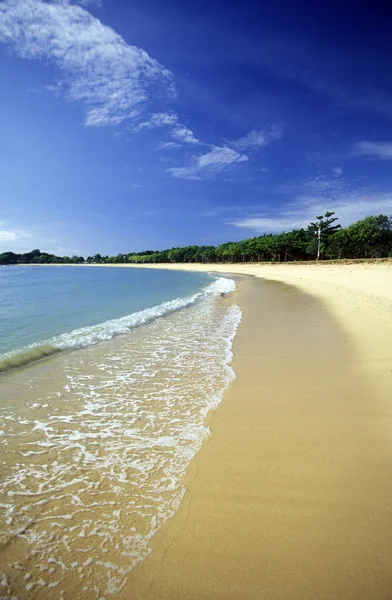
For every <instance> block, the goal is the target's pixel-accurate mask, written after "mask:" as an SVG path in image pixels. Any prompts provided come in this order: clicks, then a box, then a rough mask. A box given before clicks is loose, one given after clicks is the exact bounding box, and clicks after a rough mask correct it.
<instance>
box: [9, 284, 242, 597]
mask: <svg viewBox="0 0 392 600" xmlns="http://www.w3.org/2000/svg"><path fill="white" fill-rule="evenodd" d="M225 289H226V290H227V291H229V290H230V289H233V283H232V281H230V280H227V279H224V278H220V280H218V282H217V283H216V284H213V285H212V287H211V288H210V292H209V293H207V294H204V296H203V297H201V298H199V300H198V301H197V302H196V303H193V304H190V305H189V306H188V307H187V308H184V309H183V310H180V311H178V312H173V313H170V314H167V315H166V316H165V317H163V318H158V319H156V320H154V321H153V322H151V323H149V324H147V325H144V326H142V327H139V328H137V329H134V330H133V331H131V332H130V333H128V334H125V335H123V336H120V337H117V338H115V339H112V340H109V341H106V342H102V343H100V344H97V345H94V346H90V347H88V348H85V349H82V350H78V351H75V352H71V353H61V354H60V355H58V356H56V357H54V358H52V359H50V360H49V361H46V362H44V363H41V364H37V365H32V366H31V367H29V368H27V369H24V370H23V371H20V372H17V371H14V372H12V373H9V374H7V375H5V376H2V378H1V379H0V396H1V398H2V402H1V423H2V425H1V435H0V449H1V455H2V463H1V467H0V468H1V486H0V494H1V497H0V510H1V513H2V518H1V531H0V536H1V537H0V540H1V542H0V543H1V552H0V573H3V575H0V595H1V594H3V595H5V596H6V597H14V598H18V599H21V598H45V599H46V598H48V599H52V598H56V599H61V598H65V599H67V598H71V597H74V596H75V595H77V594H80V597H83V598H86V599H90V598H91V599H95V598H97V599H102V598H110V597H121V590H122V588H123V586H124V585H125V583H126V581H127V577H128V575H129V573H130V571H131V570H132V568H133V567H134V566H135V565H136V564H137V563H138V562H139V561H140V560H142V559H143V558H144V557H145V556H147V555H148V554H149V552H150V541H151V538H152V537H153V536H154V534H155V533H156V531H157V530H158V529H159V528H160V527H161V526H162V525H163V524H164V523H165V522H166V521H167V520H168V519H169V518H170V516H171V515H172V514H173V513H174V512H175V511H176V509H177V508H178V506H179V503H180V502H181V499H182V497H183V494H184V486H183V483H182V479H183V476H184V473H185V471H186V469H187V467H188V465H189V463H190V461H191V459H192V458H193V456H194V455H195V453H196V452H197V451H198V449H199V448H200V446H201V444H202V442H203V440H204V439H205V437H206V436H207V435H208V431H209V430H208V428H207V426H206V424H205V418H206V415H207V413H208V411H209V410H210V409H211V408H214V407H215V406H217V405H218V404H219V402H220V400H221V398H222V395H223V392H224V390H225V389H226V388H227V386H228V385H229V384H230V381H231V380H232V379H233V378H234V373H233V371H232V369H231V368H230V366H229V361H230V359H231V350H230V349H231V343H232V339H233V337H234V335H235V332H236V329H237V326H238V323H239V320H240V318H241V313H240V310H239V308H238V307H237V306H235V305H234V304H232V302H231V301H230V299H229V297H227V296H226V297H221V296H220V292H221V291H223V290H225Z"/></svg>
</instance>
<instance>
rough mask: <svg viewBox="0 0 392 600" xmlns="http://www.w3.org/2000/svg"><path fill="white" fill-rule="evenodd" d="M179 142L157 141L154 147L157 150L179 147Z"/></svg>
mask: <svg viewBox="0 0 392 600" xmlns="http://www.w3.org/2000/svg"><path fill="white" fill-rule="evenodd" d="M180 146H181V144H178V143H177V142H159V144H158V145H157V147H156V149H157V150H168V149H169V148H179V147H180Z"/></svg>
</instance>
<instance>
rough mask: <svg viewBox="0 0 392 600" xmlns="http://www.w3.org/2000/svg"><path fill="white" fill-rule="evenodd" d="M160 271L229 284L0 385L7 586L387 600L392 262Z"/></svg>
mask: <svg viewBox="0 0 392 600" xmlns="http://www.w3.org/2000/svg"><path fill="white" fill-rule="evenodd" d="M96 266H97V267H99V266H101V265H96ZM102 266H108V267H113V268H109V269H98V268H97V269H90V270H86V271H84V269H85V267H83V266H82V265H81V266H80V267H78V268H77V269H75V270H74V271H73V272H72V273H73V275H72V273H71V272H68V268H66V269H61V268H60V266H58V267H57V268H56V269H54V270H53V272H51V273H52V274H51V277H54V278H57V277H65V276H67V277H68V276H69V277H71V275H72V277H78V278H79V277H82V276H83V277H87V276H88V278H91V277H94V278H95V279H96V280H97V277H98V276H99V279H102V282H103V283H105V286H106V285H107V284H108V283H110V282H112V280H113V277H114V276H116V277H117V276H120V275H124V274H126V273H128V274H129V275H132V276H133V275H136V273H131V272H130V270H127V271H126V270H124V269H117V270H116V269H115V268H114V267H125V268H127V267H130V265H127V264H123V265H122V264H120V265H102ZM132 268H133V267H132ZM137 268H138V267H136V269H137ZM140 268H144V269H145V268H146V266H145V265H140ZM149 268H152V269H166V272H165V271H164V270H162V271H161V272H160V273H159V274H158V273H157V272H156V273H154V274H152V273H150V274H151V275H154V278H152V279H151V280H150V279H149V278H148V277H147V276H148V275H149V273H148V272H147V269H146V270H145V271H144V272H143V273H142V272H139V273H137V281H139V276H140V277H141V278H142V279H141V280H140V281H144V282H145V284H146V287H147V288H148V287H149V286H150V288H151V290H155V289H156V288H157V285H156V282H155V275H156V276H158V275H159V277H160V281H161V284H162V283H164V282H165V281H166V280H169V278H170V277H169V273H168V270H198V271H204V272H205V273H206V274H207V272H211V273H217V274H219V275H221V276H222V277H219V278H218V280H216V282H213V283H211V284H209V285H208V286H207V288H205V291H204V292H203V294H202V295H201V296H200V294H196V295H194V296H192V297H191V298H190V300H189V299H188V300H187V299H186V298H185V300H184V299H183V300H184V301H182V303H180V305H178V302H177V301H175V306H174V309H175V310H172V308H173V307H172V305H171V304H170V303H169V306H168V307H166V304H162V305H160V306H161V307H163V308H164V309H165V310H163V308H162V310H161V311H160V312H159V311H158V312H156V310H155V311H153V312H154V315H155V316H154V318H153V319H150V317H151V315H150V313H149V312H147V313H146V312H142V313H134V315H136V316H137V315H139V316H138V319H139V320H140V319H141V321H140V323H141V324H142V325H143V326H141V327H133V325H132V323H134V319H135V318H136V317H132V315H131V316H130V317H126V319H127V320H126V323H125V325H126V327H125V328H124V327H123V325H124V323H123V320H122V319H119V320H116V319H115V320H113V321H108V322H107V324H106V325H105V324H103V325H105V326H104V327H103V326H101V325H100V326H99V328H98V330H97V331H96V329H95V328H94V327H92V328H88V329H87V330H86V331H85V330H83V329H81V330H76V331H75V335H76V334H77V336H80V335H81V334H83V336H86V335H88V339H90V337H91V336H93V341H95V338H94V335H96V334H97V332H98V334H99V336H100V337H99V340H100V343H96V344H95V343H93V344H92V345H87V346H86V347H82V348H81V349H77V350H76V351H71V350H72V346H70V347H68V349H67V352H65V353H63V352H59V353H58V354H56V355H55V356H53V357H51V358H49V359H45V360H42V361H39V362H37V363H34V364H31V365H30V366H29V367H27V368H22V369H15V370H14V371H11V372H10V373H9V374H6V375H5V376H4V377H3V378H2V379H1V381H0V384H1V385H0V387H1V389H0V394H1V395H2V397H3V398H4V400H5V401H6V402H5V404H4V406H3V412H4V415H5V416H4V425H3V429H5V428H6V427H7V432H8V433H9V434H10V435H9V441H7V438H6V436H3V438H2V443H3V463H2V478H3V482H4V486H5V489H4V503H3V504H2V508H3V510H4V511H5V515H6V519H5V521H4V523H3V525H4V528H3V529H4V531H3V537H2V539H1V540H0V541H1V542H2V554H1V559H2V563H1V565H0V567H1V569H0V570H1V571H3V573H4V574H5V575H4V576H3V577H2V579H0V581H1V586H2V590H1V592H2V593H5V594H6V596H5V597H13V596H16V597H26V598H35V597H37V598H40V597H42V598H48V599H53V600H59V599H61V598H63V599H64V600H67V599H68V598H72V597H74V596H76V597H80V598H86V600H87V599H90V598H91V600H94V599H95V598H97V599H102V598H107V599H108V598H111V597H116V598H119V599H120V600H122V599H124V600H125V599H129V598H132V599H135V600H150V599H151V600H152V599H154V600H155V599H166V600H169V599H170V600H177V599H178V600H180V599H181V600H196V599H198V600H215V599H218V600H223V599H233V600H234V599H237V598H246V599H250V600H253V599H254V600H256V599H257V600H258V599H260V598H266V599H268V600H283V599H284V600H287V599H288V598H290V600H308V599H309V600H310V599H312V600H313V599H314V598H317V599H321V600H331V599H332V600H391V598H392V575H391V572H390V564H391V560H392V548H391V544H390V540H391V535H392V502H391V498H392V426H391V425H392V402H391V398H392V345H391V341H390V340H391V339H392V311H391V306H392V277H391V276H392V262H391V261H385V262H375V263H351V264H350V263H348V264H332V263H331V264H328V263H320V264H305V265H304V264H276V265H269V264H268V265H261V264H260V265H259V264H235V265H231V264H220V265H211V264H208V265H199V264H185V265H184V264H173V265H168V264H162V265H151V266H150V267H149ZM29 273H30V270H29ZM34 273H36V274H34ZM84 273H85V274H86V275H84ZM33 275H34V277H40V276H41V275H40V271H37V272H36V270H35V269H32V270H31V276H33ZM43 275H44V273H43V274H42V276H43ZM171 275H174V273H172V274H170V276H171ZM26 276H28V274H27V273H26V274H25V275H24V277H26ZM225 276H226V277H225ZM45 277H47V276H46V275H45ZM231 279H235V285H234V283H233V281H232V280H231ZM56 280H57V279H55V281H56ZM78 280H79V279H78ZM153 280H154V281H153ZM154 282H155V283H154ZM211 286H212V287H211ZM92 287H93V288H94V286H92ZM234 288H235V289H234ZM208 290H209V291H208ZM233 290H234V291H233ZM154 293H155V292H154ZM205 293H207V295H205ZM120 295H121V294H120ZM199 296H200V297H199ZM177 309H178V310H177ZM180 309H181V310H180ZM146 310H147V311H149V310H150V309H146ZM149 315H150V316H149ZM156 317H157V318H156ZM161 317H162V318H161ZM129 319H130V323H131V325H132V326H131V327H130V328H129V326H128V325H129V324H128V320H129ZM138 322H139V321H138ZM119 326H120V329H119ZM113 331H114V334H113ZM119 332H120V333H121V332H122V333H123V335H117V334H118V333H119ZM93 334H94V335H93ZM74 337H75V336H68V337H67V338H66V339H67V340H68V341H69V340H71V342H72V341H73V340H74ZM60 339H61V340H62V339H63V338H62V337H61V336H60ZM77 339H79V337H77ZM83 339H84V338H83ZM86 339H87V338H86ZM7 486H8V487H7Z"/></svg>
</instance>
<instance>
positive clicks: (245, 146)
mask: <svg viewBox="0 0 392 600" xmlns="http://www.w3.org/2000/svg"><path fill="white" fill-rule="evenodd" d="M281 137H282V129H281V127H280V126H278V125H272V126H269V127H266V128H265V129H261V130H260V131H250V132H249V133H247V134H246V135H244V136H243V137H241V138H239V139H238V140H236V141H235V142H233V143H232V144H231V146H232V147H233V148H235V149H236V150H239V151H240V152H242V151H244V150H245V151H246V150H259V149H260V148H263V147H264V146H267V145H268V144H269V143H270V142H272V141H274V140H278V139H279V138H281Z"/></svg>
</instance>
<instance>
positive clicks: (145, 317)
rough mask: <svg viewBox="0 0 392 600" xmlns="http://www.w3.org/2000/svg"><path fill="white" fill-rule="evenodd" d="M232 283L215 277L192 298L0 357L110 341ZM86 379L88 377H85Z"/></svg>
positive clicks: (231, 287) (223, 290)
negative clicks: (42, 347) (47, 348)
mask: <svg viewBox="0 0 392 600" xmlns="http://www.w3.org/2000/svg"><path fill="white" fill-rule="evenodd" d="M235 287H236V285H235V281H234V280H233V279H229V278H228V277H217V278H216V279H215V280H214V281H213V282H212V283H211V284H209V285H207V286H206V287H205V288H204V289H203V290H202V291H201V292H198V293H196V294H193V295H192V296H185V297H182V298H175V299H174V300H169V301H168V302H163V303H162V304H159V305H157V306H152V307H150V308H146V309H144V310H141V311H138V312H135V313H132V314H130V315H127V316H125V317H120V318H119V319H111V320H109V321H105V322H103V323H99V324H98V325H93V326H91V327H81V328H79V329H74V330H73V331H71V332H69V333H62V334H60V335H58V336H55V337H53V338H50V339H48V340H45V341H42V342H39V343H36V344H31V345H29V346H25V347H23V348H19V349H17V350H14V351H12V352H7V353H5V354H2V355H0V358H1V359H2V360H3V359H8V358H10V357H12V356H15V355H16V354H20V353H25V352H27V351H29V350H32V349H34V348H37V347H39V346H46V345H49V346H54V347H55V348H58V349H59V350H67V349H77V348H86V347H87V346H91V345H93V344H97V343H98V342H102V341H106V340H110V339H112V338H113V337H116V336H118V335H122V334H124V333H128V332H129V331H131V330H132V329H135V328H136V327H140V326H142V325H146V324H148V323H151V322H152V321H154V320H156V319H159V318H162V317H165V316H166V315H169V314H171V313H173V312H176V311H178V310H182V309H184V308H187V307H188V306H191V305H192V304H195V303H196V302H199V301H201V300H202V299H203V298H206V297H209V296H217V295H219V294H220V295H222V294H227V293H230V292H233V291H234V290H235ZM86 378H88V377H87V376H86Z"/></svg>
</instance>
